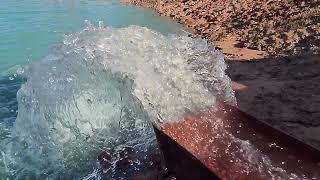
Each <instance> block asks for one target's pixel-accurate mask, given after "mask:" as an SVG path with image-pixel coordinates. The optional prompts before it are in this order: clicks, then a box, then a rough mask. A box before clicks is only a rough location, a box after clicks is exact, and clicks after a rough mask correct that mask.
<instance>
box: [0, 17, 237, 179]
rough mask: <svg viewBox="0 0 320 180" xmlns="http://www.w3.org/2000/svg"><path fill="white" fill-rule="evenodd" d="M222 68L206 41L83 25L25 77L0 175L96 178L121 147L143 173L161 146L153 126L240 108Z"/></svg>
mask: <svg viewBox="0 0 320 180" xmlns="http://www.w3.org/2000/svg"><path fill="white" fill-rule="evenodd" d="M225 69H226V65H225V63H224V60H223V55H222V54H221V53H220V52H218V51H216V50H214V48H213V47H211V46H210V45H208V44H207V43H206V41H203V40H193V39H191V38H189V37H187V36H164V35H161V34H159V33H157V32H154V31H152V30H149V29H147V28H142V27H138V26H130V27H128V28H121V29H115V28H110V27H107V28H104V26H103V24H102V23H100V26H99V27H98V28H95V27H93V26H91V24H90V23H89V22H87V24H86V26H85V28H84V29H83V30H82V31H80V32H77V33H73V34H69V35H66V37H65V39H64V41H63V43H62V44H60V45H58V46H56V47H55V48H54V50H53V51H52V53H51V54H50V55H49V56H47V57H46V58H45V59H43V60H42V61H40V62H35V63H33V64H32V65H30V66H29V67H28V68H27V69H26V72H25V73H26V76H27V82H26V83H25V84H23V85H22V87H21V89H20V90H19V91H18V95H17V96H18V109H19V112H18V117H17V119H16V121H15V125H14V127H13V129H12V130H11V135H10V138H7V139H5V140H2V141H1V154H2V156H1V157H0V159H1V162H2V164H1V165H0V174H3V173H7V174H11V175H13V176H14V177H18V178H19V177H26V176H28V177H51V178H57V177H64V178H66V177H75V176H77V177H84V176H85V175H87V174H89V173H90V172H94V173H96V172H97V171H96V170H94V169H97V165H96V156H97V154H99V153H100V152H102V151H108V152H115V151H117V150H118V149H122V148H125V147H130V148H132V149H134V151H135V152H136V153H135V156H134V157H133V159H135V161H133V162H132V167H133V169H134V170H137V171H138V170H139V169H141V168H142V166H143V164H141V163H140V162H141V161H142V160H143V158H144V157H145V156H146V155H147V153H148V152H150V151H152V150H154V149H155V148H156V142H155V136H154V134H153V131H152V127H151V123H154V124H155V125H157V124H159V123H170V122H175V121H178V120H180V119H182V117H183V116H184V115H185V114H186V113H190V112H195V111H199V110H201V109H203V108H206V107H208V106H213V105H214V104H215V102H216V101H217V100H221V101H225V102H228V103H231V104H235V98H234V93H233V91H232V89H231V86H230V79H229V78H228V77H227V76H226V75H225ZM111 161H112V163H113V164H114V163H116V162H117V161H119V156H114V157H113V158H112V160H111ZM112 167H114V166H111V170H110V171H108V172H107V173H109V174H110V176H115V171H114V169H112ZM4 171H5V172H4ZM91 175H92V174H91ZM119 176H122V175H119Z"/></svg>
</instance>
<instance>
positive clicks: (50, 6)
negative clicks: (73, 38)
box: [0, 0, 181, 74]
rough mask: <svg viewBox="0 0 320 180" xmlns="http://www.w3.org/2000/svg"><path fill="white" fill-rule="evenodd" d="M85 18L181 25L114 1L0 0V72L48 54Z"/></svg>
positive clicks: (173, 28) (172, 28) (160, 27)
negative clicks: (54, 45)
mask: <svg viewBox="0 0 320 180" xmlns="http://www.w3.org/2000/svg"><path fill="white" fill-rule="evenodd" d="M84 20H90V21H91V22H92V23H95V24H97V23H98V21H99V20H102V21H104V23H105V25H108V26H109V25H111V26H114V27H126V26H128V25H132V24H135V25H140V26H146V27H149V28H151V29H154V30H156V31H159V32H163V33H179V32H180V31H181V30H180V26H179V25H178V24H177V23H174V22H173V21H171V20H169V19H168V18H165V17H160V16H158V15H157V14H156V13H155V12H153V11H151V10H149V9H143V8H139V7H132V6H121V5H120V4H119V2H118V1H116V0H90V1H84V0H28V1H26V2H25V1H18V0H1V1H0V39H1V40H0V74H4V73H7V72H8V71H9V72H14V71H15V70H16V68H17V67H19V66H23V65H25V64H28V63H29V62H30V61H33V60H39V59H40V58H42V57H44V56H45V55H47V54H48V53H49V51H50V48H51V47H52V46H53V44H55V43H57V42H59V41H61V39H62V38H63V34H65V33H70V32H74V31H78V30H79V29H80V28H81V27H82V25H83V22H84Z"/></svg>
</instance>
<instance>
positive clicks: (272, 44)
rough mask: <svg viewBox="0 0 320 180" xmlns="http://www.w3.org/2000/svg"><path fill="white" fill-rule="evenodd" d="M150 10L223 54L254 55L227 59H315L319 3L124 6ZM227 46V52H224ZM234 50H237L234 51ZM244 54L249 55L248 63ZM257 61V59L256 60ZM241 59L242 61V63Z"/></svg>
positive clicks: (160, 1) (250, 0) (186, 0)
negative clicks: (299, 55)
mask: <svg viewBox="0 0 320 180" xmlns="http://www.w3.org/2000/svg"><path fill="white" fill-rule="evenodd" d="M123 2H125V3H131V4H134V5H140V6H143V7H148V8H153V9H155V10H156V11H157V12H158V13H159V14H160V15H163V16H169V17H172V18H173V19H175V20H176V21H178V22H179V23H181V24H182V25H184V26H186V27H188V28H190V29H191V30H192V31H193V37H197V38H205V39H207V40H208V41H209V42H211V43H213V44H215V45H217V46H218V47H220V48H222V49H226V48H229V47H228V46H233V47H234V48H242V49H244V48H246V49H249V50H256V51H249V52H247V51H245V52H240V53H238V54H235V55H234V56H235V57H233V56H232V54H231V55H230V54H228V53H226V55H227V58H228V55H229V56H230V59H234V58H238V59H239V58H240V59H258V58H260V57H261V56H259V54H261V53H262V54H264V55H265V54H268V55H279V54H286V55H288V54H296V53H306V52H307V53H309V52H312V53H314V52H316V53H319V49H320V1H318V0H307V1H301V0H292V1H291V0H283V1H277V0H263V1H254V0H224V1H218V0H214V1H212V0H204V1H193V0H182V1H175V0H123ZM226 46H227V47H226ZM236 50H237V49H236ZM241 53H242V54H243V53H244V54H247V53H253V55H252V56H250V57H247V56H245V55H241ZM254 55H256V57H255V56H254ZM242 56H244V57H242Z"/></svg>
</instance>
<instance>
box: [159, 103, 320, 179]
mask: <svg viewBox="0 0 320 180" xmlns="http://www.w3.org/2000/svg"><path fill="white" fill-rule="evenodd" d="M154 127H155V132H156V134H157V140H158V142H159V145H160V149H161V150H162V153H163V156H164V161H165V164H166V166H167V167H168V169H170V170H171V171H172V173H173V174H174V175H175V176H176V177H177V179H183V180H185V179H201V180H204V179H228V180H229V179H237V180H238V179H239V180H241V179H244V180H247V179H320V152H319V151H318V150H316V149H315V148H313V147H311V146H308V145H306V144H304V143H302V142H300V141H298V140H296V139H294V138H293V137H291V136H289V135H287V134H285V133H282V132H280V131H278V130H276V129H274V128H272V127H270V126H269V125H267V124H265V123H262V122H260V121H258V120H256V119H255V118H253V117H251V116H249V115H247V114H245V113H243V112H241V111H240V110H238V109H237V108H235V107H233V106H230V105H227V104H224V103H219V104H218V105H217V106H216V107H214V108H210V109H207V110H205V111H202V112H199V113H195V114H191V115H186V116H185V118H184V119H183V120H182V121H179V122H177V123H173V124H164V125H161V126H154Z"/></svg>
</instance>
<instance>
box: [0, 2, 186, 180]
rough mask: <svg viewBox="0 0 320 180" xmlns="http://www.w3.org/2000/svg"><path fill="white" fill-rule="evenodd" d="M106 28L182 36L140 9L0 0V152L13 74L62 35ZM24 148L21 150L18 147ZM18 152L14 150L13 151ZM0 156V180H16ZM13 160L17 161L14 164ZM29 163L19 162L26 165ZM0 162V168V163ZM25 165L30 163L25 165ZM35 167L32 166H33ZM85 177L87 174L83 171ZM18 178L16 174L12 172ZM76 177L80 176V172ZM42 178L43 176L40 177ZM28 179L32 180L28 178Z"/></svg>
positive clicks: (9, 123) (7, 131) (9, 122)
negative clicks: (87, 28) (90, 27)
mask: <svg viewBox="0 0 320 180" xmlns="http://www.w3.org/2000/svg"><path fill="white" fill-rule="evenodd" d="M85 20H89V21H91V22H92V24H94V25H97V24H98V22H99V21H103V22H104V24H105V25H106V26H113V27H117V28H118V27H127V26H129V25H139V26H145V27H148V28H150V29H153V30H156V31H158V32H161V33H163V34H171V33H173V34H176V33H181V27H180V26H179V24H177V23H175V22H173V21H171V20H170V19H168V18H165V17H160V16H159V15H157V13H155V12H153V11H151V10H149V9H144V8H139V7H134V6H123V5H121V4H120V3H119V2H118V1H115V0H88V1H84V0H78V1H76V0H28V1H18V0H1V1H0V142H1V141H3V143H2V145H1V146H3V147H1V148H0V149H2V150H1V151H4V150H5V149H6V147H4V146H8V147H9V145H7V144H6V139H8V138H10V137H11V132H12V127H13V125H14V123H15V121H16V117H17V115H18V103H17V91H18V90H19V89H20V87H21V85H22V84H23V83H24V82H26V78H25V77H23V76H20V75H17V74H19V73H17V71H18V72H23V71H24V67H25V66H27V65H29V64H31V63H32V62H34V61H39V60H41V59H43V58H44V57H45V56H47V55H48V54H49V52H50V51H52V48H54V46H55V45H56V44H58V43H61V42H62V40H63V37H64V35H65V34H69V33H72V32H76V31H80V30H81V29H82V27H83V26H84V21H85ZM22 148H23V147H22ZM18 149H19V148H18ZM4 159H5V157H4V154H3V152H1V154H0V161H2V162H1V163H0V179H6V178H9V179H11V178H13V179H14V178H17V177H15V176H11V175H10V174H11V173H8V172H7V170H6V168H5V167H4V164H5V163H7V162H5V161H4ZM17 161H18V159H17ZM28 161H30V159H26V160H22V161H21V162H28ZM3 163H4V164H3ZM28 163H30V162H28ZM34 164H35V166H36V162H34ZM84 171H85V172H87V171H90V170H88V169H86V170H84ZM15 173H19V172H15ZM79 173H81V172H79ZM43 177H46V176H43ZM27 178H29V179H30V178H31V179H33V178H34V177H33V176H32V175H30V176H28V177H27Z"/></svg>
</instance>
